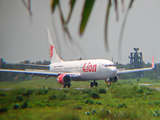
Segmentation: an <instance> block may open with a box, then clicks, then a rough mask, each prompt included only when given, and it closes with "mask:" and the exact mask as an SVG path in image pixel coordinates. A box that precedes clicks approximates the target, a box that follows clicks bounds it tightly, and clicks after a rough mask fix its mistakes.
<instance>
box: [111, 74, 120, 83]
mask: <svg viewBox="0 0 160 120" xmlns="http://www.w3.org/2000/svg"><path fill="white" fill-rule="evenodd" d="M110 80H111V82H117V80H118V76H117V75H116V76H114V78H110Z"/></svg>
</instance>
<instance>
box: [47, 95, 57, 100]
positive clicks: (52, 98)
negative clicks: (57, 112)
mask: <svg viewBox="0 0 160 120" xmlns="http://www.w3.org/2000/svg"><path fill="white" fill-rule="evenodd" d="M56 98H57V95H51V96H49V98H48V99H49V100H55V99H56Z"/></svg>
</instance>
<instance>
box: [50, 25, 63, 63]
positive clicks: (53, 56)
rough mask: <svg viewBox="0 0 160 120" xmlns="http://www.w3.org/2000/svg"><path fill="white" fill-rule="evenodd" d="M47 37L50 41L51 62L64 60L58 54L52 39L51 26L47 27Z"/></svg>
mask: <svg viewBox="0 0 160 120" xmlns="http://www.w3.org/2000/svg"><path fill="white" fill-rule="evenodd" d="M47 37H48V42H49V55H50V61H51V64H52V63H56V62H63V60H62V59H60V57H59V56H58V54H57V52H56V48H55V45H54V43H53V39H52V36H51V32H50V29H49V28H47Z"/></svg>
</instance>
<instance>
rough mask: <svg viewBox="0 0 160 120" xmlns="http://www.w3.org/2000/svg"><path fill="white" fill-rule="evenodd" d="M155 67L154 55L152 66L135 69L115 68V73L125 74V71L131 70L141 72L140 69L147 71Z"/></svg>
mask: <svg viewBox="0 0 160 120" xmlns="http://www.w3.org/2000/svg"><path fill="white" fill-rule="evenodd" d="M154 68H155V64H154V56H153V58H152V66H151V67H148V68H137V69H128V70H120V69H118V70H117V75H121V74H125V73H133V72H142V71H149V70H153V69H154Z"/></svg>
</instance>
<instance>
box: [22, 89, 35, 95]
mask: <svg viewBox="0 0 160 120" xmlns="http://www.w3.org/2000/svg"><path fill="white" fill-rule="evenodd" d="M34 92H35V90H33V89H30V90H27V91H25V92H24V93H23V95H24V96H29V95H32V94H33V93H34Z"/></svg>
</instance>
